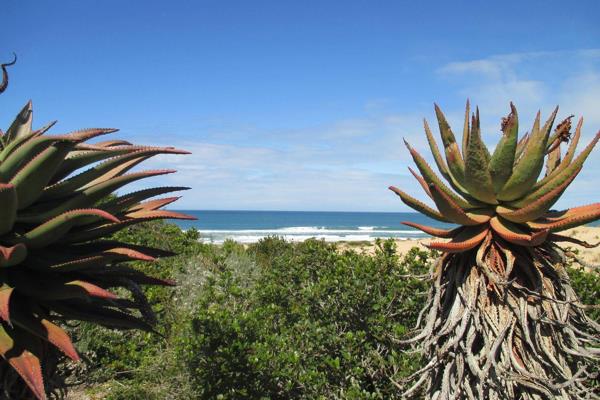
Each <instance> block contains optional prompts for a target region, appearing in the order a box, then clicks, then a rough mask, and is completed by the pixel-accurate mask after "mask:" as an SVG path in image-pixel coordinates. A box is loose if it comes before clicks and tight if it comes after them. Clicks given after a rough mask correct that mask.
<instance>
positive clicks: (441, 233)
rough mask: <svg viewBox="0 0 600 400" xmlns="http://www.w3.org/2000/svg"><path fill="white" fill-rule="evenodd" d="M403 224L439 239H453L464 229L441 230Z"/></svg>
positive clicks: (410, 223)
mask: <svg viewBox="0 0 600 400" xmlns="http://www.w3.org/2000/svg"><path fill="white" fill-rule="evenodd" d="M401 224H403V225H406V226H410V227H411V228H415V229H418V230H420V231H422V232H425V233H426V234H428V235H431V236H436V237H439V238H446V239H449V238H453V237H454V236H456V235H457V234H458V233H459V232H460V231H461V230H462V229H463V228H462V227H458V228H454V229H440V228H434V227H432V226H427V225H421V224H416V223H414V222H410V221H402V222H401Z"/></svg>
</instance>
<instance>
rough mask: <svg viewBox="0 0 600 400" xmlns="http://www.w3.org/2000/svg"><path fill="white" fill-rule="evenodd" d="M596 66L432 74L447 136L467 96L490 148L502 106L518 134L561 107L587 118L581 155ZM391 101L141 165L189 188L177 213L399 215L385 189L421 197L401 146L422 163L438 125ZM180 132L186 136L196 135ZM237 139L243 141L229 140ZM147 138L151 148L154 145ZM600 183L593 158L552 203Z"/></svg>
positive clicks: (223, 131)
mask: <svg viewBox="0 0 600 400" xmlns="http://www.w3.org/2000/svg"><path fill="white" fill-rule="evenodd" d="M599 60H600V50H585V51H575V52H554V53H553V52H537V53H524V54H509V55H498V56H491V57H488V58H485V59H481V60H471V61H465V62H453V63H449V64H447V65H445V66H441V67H440V68H439V69H438V75H437V76H438V78H440V79H441V80H442V81H443V82H444V83H446V86H451V87H454V88H455V89H454V90H455V93H451V94H450V96H449V97H450V98H454V99H456V101H452V102H450V104H445V105H444V110H445V112H446V115H447V116H448V118H449V120H450V123H451V125H452V126H454V127H456V128H455V131H456V132H457V133H458V132H461V131H462V129H461V128H460V127H462V119H463V116H464V108H463V107H464V99H465V98H466V97H468V96H471V101H472V104H473V105H474V104H479V105H480V107H481V113H482V119H483V121H482V122H483V130H484V132H485V133H486V134H485V135H484V136H485V137H486V139H488V140H489V143H490V144H491V145H493V144H495V143H496V142H497V140H498V138H499V122H500V118H501V117H502V116H504V115H506V113H507V111H508V103H509V101H511V100H512V101H514V102H515V104H516V105H517V107H518V109H519V116H520V120H521V126H522V127H523V128H522V129H521V131H525V130H527V129H528V128H529V126H530V124H531V123H532V122H533V117H534V113H535V112H536V111H537V110H538V109H542V113H543V114H544V115H547V114H548V113H549V112H550V111H551V108H553V106H554V105H555V104H561V107H562V108H561V116H559V117H564V116H566V115H569V114H571V113H574V114H577V115H580V114H583V115H585V118H586V127H587V128H586V129H585V130H584V140H583V141H582V145H581V147H583V144H584V142H587V141H589V139H590V138H591V136H592V134H593V133H595V131H596V130H597V129H598V128H600V107H598V104H599V103H600V67H599V65H598V62H599ZM567 61H568V62H567ZM447 97H448V96H447ZM393 103H394V102H393V99H390V100H388V99H383V98H381V99H374V100H372V101H368V102H366V104H365V106H364V110H362V112H361V114H362V115H360V116H357V117H356V118H347V119H343V120H338V121H331V122H329V123H326V124H323V125H320V126H314V127H312V128H305V129H301V130H299V129H293V128H292V127H289V128H288V129H281V128H279V129H277V130H271V131H268V130H267V131H265V130H261V129H258V128H257V127H253V126H248V125H244V124H243V125H240V127H235V126H227V125H225V124H223V125H219V126H216V127H215V132H218V134H215V133H214V132H213V133H212V134H211V133H209V134H207V135H205V136H204V137H203V139H202V140H194V141H192V140H187V139H180V140H176V141H177V142H176V143H172V142H168V143H167V142H165V143H162V144H163V145H167V144H168V145H176V146H178V147H181V148H185V149H187V150H190V151H192V153H193V154H192V155H189V156H177V157H176V156H161V157H157V158H155V159H154V160H153V161H151V162H150V163H149V165H147V166H146V167H150V168H153V167H165V165H169V166H173V167H174V168H176V169H178V170H179V173H178V174H174V175H168V176H165V177H160V178H155V180H156V182H155V183H158V184H161V185H189V186H192V187H193V189H192V190H191V191H190V192H188V193H186V195H185V196H184V198H183V199H182V200H181V201H180V202H179V203H178V204H177V207H180V208H200V209H241V208H243V209H279V210H365V211H368V210H374V211H375V210H389V211H406V210H408V209H407V207H406V206H404V205H403V204H402V203H401V202H400V201H399V200H398V199H397V198H396V196H394V195H393V194H392V193H391V192H389V191H388V190H387V187H388V186H389V185H391V184H393V185H397V186H401V187H403V188H404V189H405V190H407V191H408V192H410V193H411V194H413V195H415V196H418V197H419V198H421V199H423V198H424V196H423V195H422V194H421V190H420V188H419V187H418V184H416V182H415V181H414V179H413V178H412V177H411V176H410V175H409V174H408V173H407V170H406V166H407V165H412V160H411V159H410V156H409V154H408V151H407V150H406V148H405V147H404V144H403V138H407V139H408V140H409V141H410V142H411V144H412V145H413V146H414V147H415V148H417V149H418V150H419V151H421V152H422V154H423V155H424V156H426V157H427V158H429V159H430V157H429V150H428V147H427V144H426V141H425V136H424V134H423V127H422V118H423V116H427V117H428V119H429V120H430V123H431V125H432V129H434V130H437V129H436V125H437V124H436V123H435V122H434V118H433V110H432V109H431V108H429V107H427V108H426V109H417V110H414V111H413V112H411V113H405V114H397V113H389V112H386V110H387V108H388V107H387V105H388V104H393ZM217 125H218V124H217ZM184 133H187V134H188V135H187V137H192V135H191V134H193V133H194V132H184ZM249 134H250V135H251V137H249V138H248V137H247V136H248V135H249ZM165 137H170V136H165ZM184 137H186V136H184ZM244 137H246V139H247V140H245V141H243V140H240V141H239V142H238V141H237V140H238V139H240V138H244ZM219 138H236V142H234V143H218V139H219ZM152 139H153V140H152V142H156V139H157V137H153V138H152ZM165 140H167V139H165ZM248 143H252V145H248ZM159 144H160V143H159ZM598 176H600V157H598V156H594V155H592V156H591V157H590V160H588V165H587V168H586V169H584V170H583V172H582V173H581V174H580V176H579V177H578V179H577V180H576V181H575V182H574V184H573V185H572V188H571V189H570V190H569V191H568V192H567V193H566V196H565V199H564V201H562V203H561V204H560V205H565V206H570V205H575V204H579V203H585V202H590V199H597V193H598V190H597V187H598V184H600V180H599V179H598V178H597V177H598Z"/></svg>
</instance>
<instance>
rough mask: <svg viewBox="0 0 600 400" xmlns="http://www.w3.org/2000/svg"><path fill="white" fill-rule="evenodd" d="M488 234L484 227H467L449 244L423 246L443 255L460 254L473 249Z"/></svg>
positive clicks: (438, 243)
mask: <svg viewBox="0 0 600 400" xmlns="http://www.w3.org/2000/svg"><path fill="white" fill-rule="evenodd" d="M488 233H489V229H488V227H487V226H485V225H479V226H467V227H464V229H463V230H462V231H461V232H460V233H459V234H458V235H456V236H455V237H454V238H453V239H452V240H451V241H449V242H431V243H428V244H425V246H427V247H428V248H430V249H433V250H439V251H443V252H445V253H462V252H465V251H468V250H471V249H473V248H475V247H476V246H477V245H478V244H479V243H481V242H482V241H483V239H485V237H486V236H487V234H488Z"/></svg>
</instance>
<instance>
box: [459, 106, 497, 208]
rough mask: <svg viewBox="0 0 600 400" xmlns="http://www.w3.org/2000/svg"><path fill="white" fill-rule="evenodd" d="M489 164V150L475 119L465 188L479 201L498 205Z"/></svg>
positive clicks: (472, 127)
mask: <svg viewBox="0 0 600 400" xmlns="http://www.w3.org/2000/svg"><path fill="white" fill-rule="evenodd" d="M488 163H489V156H488V153H487V148H486V147H485V144H483V141H482V140H481V133H480V128H479V119H478V118H476V117H474V118H473V123H472V126H471V135H470V136H469V146H468V148H467V160H466V166H465V187H466V188H467V190H468V191H469V193H470V194H471V195H472V196H473V197H475V198H476V199H477V200H480V201H483V202H485V203H487V204H497V203H498V201H497V200H496V195H495V193H494V188H493V185H492V177H491V175H490V172H489V170H488Z"/></svg>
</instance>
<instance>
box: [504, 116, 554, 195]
mask: <svg viewBox="0 0 600 400" xmlns="http://www.w3.org/2000/svg"><path fill="white" fill-rule="evenodd" d="M557 112H558V107H556V108H555V109H554V112H553V113H552V115H551V116H550V118H549V119H548V121H547V122H546V123H545V124H544V127H543V128H542V129H539V128H536V127H538V126H539V113H538V117H537V118H536V122H535V124H534V128H533V129H532V131H531V138H530V139H529V141H528V143H527V146H526V148H525V150H524V151H523V156H522V157H521V159H519V160H518V161H517V163H516V165H515V166H514V168H513V172H512V175H511V176H510V178H509V179H508V181H507V182H506V184H505V185H504V187H503V188H502V190H501V191H500V192H499V193H498V199H499V200H502V201H512V200H516V199H518V198H520V197H522V196H523V195H525V194H526V193H527V192H528V191H530V190H531V188H532V186H533V185H534V184H535V182H536V180H537V178H538V176H539V175H540V172H541V171H542V168H543V166H544V156H545V154H546V145H547V141H548V136H549V134H550V130H551V129H552V124H553V123H554V119H555V118H556V113H557Z"/></svg>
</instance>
